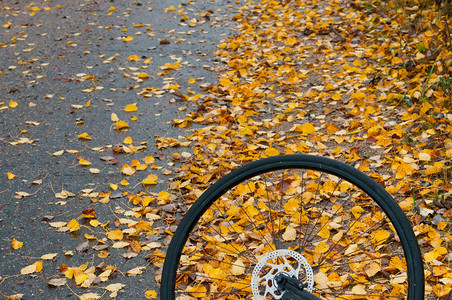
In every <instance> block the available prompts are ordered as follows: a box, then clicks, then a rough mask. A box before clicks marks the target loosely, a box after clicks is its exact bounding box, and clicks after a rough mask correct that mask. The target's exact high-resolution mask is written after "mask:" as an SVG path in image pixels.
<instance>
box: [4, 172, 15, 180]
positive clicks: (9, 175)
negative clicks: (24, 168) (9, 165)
mask: <svg viewBox="0 0 452 300" xmlns="http://www.w3.org/2000/svg"><path fill="white" fill-rule="evenodd" d="M6 176H7V177H8V179H13V178H14V177H16V175H14V174H13V173H10V172H8V173H6Z"/></svg>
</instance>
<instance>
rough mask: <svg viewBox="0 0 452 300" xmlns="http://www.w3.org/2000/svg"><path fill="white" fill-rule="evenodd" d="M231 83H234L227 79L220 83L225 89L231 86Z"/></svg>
mask: <svg viewBox="0 0 452 300" xmlns="http://www.w3.org/2000/svg"><path fill="white" fill-rule="evenodd" d="M231 83H232V82H231V81H230V80H229V79H227V78H223V79H221V81H220V85H221V86H224V87H226V86H228V85H230V84H231Z"/></svg>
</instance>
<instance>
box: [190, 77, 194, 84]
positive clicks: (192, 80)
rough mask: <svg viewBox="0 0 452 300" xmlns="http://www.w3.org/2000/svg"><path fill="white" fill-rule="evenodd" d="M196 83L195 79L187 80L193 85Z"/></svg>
mask: <svg viewBox="0 0 452 300" xmlns="http://www.w3.org/2000/svg"><path fill="white" fill-rule="evenodd" d="M195 82H196V79H194V78H192V77H190V79H188V83H190V84H193V83H195Z"/></svg>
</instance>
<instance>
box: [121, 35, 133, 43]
mask: <svg viewBox="0 0 452 300" xmlns="http://www.w3.org/2000/svg"><path fill="white" fill-rule="evenodd" d="M122 41H123V42H124V43H127V42H130V41H133V36H128V37H125V38H123V39H122Z"/></svg>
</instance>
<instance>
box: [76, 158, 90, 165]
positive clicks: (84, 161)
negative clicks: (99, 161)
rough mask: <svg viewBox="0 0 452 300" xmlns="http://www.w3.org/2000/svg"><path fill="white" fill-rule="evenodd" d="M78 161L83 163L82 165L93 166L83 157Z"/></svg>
mask: <svg viewBox="0 0 452 300" xmlns="http://www.w3.org/2000/svg"><path fill="white" fill-rule="evenodd" d="M78 163H79V164H81V165H82V166H91V162H89V161H87V160H86V159H84V158H83V157H82V158H80V159H79V161H78Z"/></svg>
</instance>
